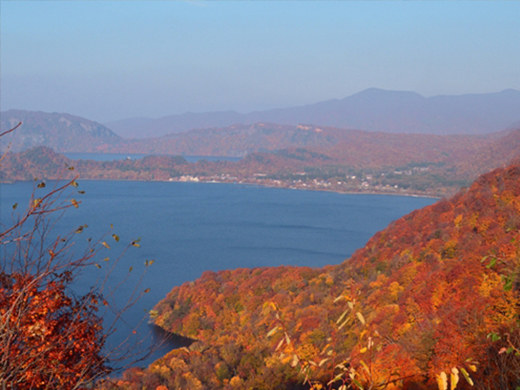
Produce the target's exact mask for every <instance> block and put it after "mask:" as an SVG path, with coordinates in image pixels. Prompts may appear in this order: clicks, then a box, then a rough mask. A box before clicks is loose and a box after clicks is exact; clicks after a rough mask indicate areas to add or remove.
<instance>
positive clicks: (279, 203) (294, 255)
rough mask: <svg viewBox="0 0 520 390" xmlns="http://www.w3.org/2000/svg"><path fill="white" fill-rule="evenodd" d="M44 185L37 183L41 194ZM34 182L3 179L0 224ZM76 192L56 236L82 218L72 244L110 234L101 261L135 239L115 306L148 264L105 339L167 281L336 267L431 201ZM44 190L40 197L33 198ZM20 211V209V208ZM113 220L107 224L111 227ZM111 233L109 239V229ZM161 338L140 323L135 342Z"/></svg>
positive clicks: (163, 188)
mask: <svg viewBox="0 0 520 390" xmlns="http://www.w3.org/2000/svg"><path fill="white" fill-rule="evenodd" d="M51 184H52V183H48V185H47V188H46V189H37V191H38V192H39V193H41V194H43V193H44V191H45V190H47V189H48V188H49V187H50V185H51ZM34 185H35V184H34V183H32V182H20V183H14V184H2V185H1V187H0V200H1V215H0V219H1V222H2V224H4V225H6V224H8V223H9V220H10V215H11V212H12V207H11V206H12V205H13V204H14V203H19V204H20V208H22V206H23V205H26V204H27V202H28V199H29V194H30V193H31V191H32V189H33V186H34ZM78 189H79V190H84V191H85V192H86V193H85V194H84V195H79V194H75V195H74V197H75V198H76V199H77V200H81V204H80V206H79V208H77V209H75V208H71V209H69V210H68V211H67V212H66V213H65V214H64V215H63V217H62V218H61V219H60V220H59V222H58V223H57V225H56V227H55V232H56V233H63V232H66V231H70V230H72V229H74V230H75V229H76V228H77V227H78V226H79V225H82V224H88V225H89V228H88V229H85V233H82V234H81V235H77V237H78V241H77V244H76V250H80V249H81V247H82V245H83V243H84V242H85V240H86V239H87V238H88V237H94V238H98V237H100V236H101V235H103V234H105V233H108V232H110V233H109V236H108V237H106V241H107V242H108V243H109V244H110V246H111V247H112V249H110V250H108V249H104V250H103V251H102V253H101V256H100V261H99V264H101V265H102V267H104V268H106V267H107V266H108V265H109V263H104V262H103V261H102V260H101V259H102V258H104V257H105V256H110V257H111V258H114V257H115V256H116V254H117V253H120V251H121V250H122V249H123V248H124V247H125V246H126V245H127V244H128V243H130V242H132V240H134V239H136V238H138V237H141V242H140V245H141V247H140V248H134V247H131V248H130V249H129V250H128V251H127V253H126V254H125V256H124V257H123V259H122V260H121V261H120V263H119V264H118V267H117V268H116V270H115V272H114V273H113V275H112V279H111V285H115V284H116V283H117V282H118V281H120V280H122V278H124V276H125V275H127V273H128V270H129V268H130V267H133V268H134V270H133V271H132V274H131V276H130V278H129V280H128V281H127V282H125V283H124V284H123V285H122V288H121V289H120V290H119V291H118V296H117V300H118V302H119V303H120V302H123V301H125V299H126V298H125V297H127V296H128V295H129V294H131V292H132V290H133V287H134V286H135V284H136V283H137V281H138V279H139V276H140V275H141V274H142V271H143V269H144V262H145V261H146V260H155V263H154V264H153V265H152V266H150V267H148V271H147V273H146V275H145V276H144V278H143V284H142V288H141V290H143V289H145V288H150V289H151V291H150V292H149V293H148V294H145V295H144V297H143V298H142V299H141V300H140V301H139V302H138V303H137V304H136V305H135V306H133V307H132V308H131V309H130V310H129V311H128V312H127V313H126V316H125V321H126V322H127V323H128V324H124V323H123V324H121V326H118V332H116V334H115V335H114V336H113V337H111V339H110V341H111V343H116V344H117V343H118V342H120V341H121V340H123V339H124V338H125V337H126V336H127V335H128V334H129V333H130V334H131V329H133V328H132V327H133V326H135V325H136V324H137V323H138V322H139V320H140V319H142V317H143V314H144V312H143V311H144V310H150V309H152V308H153V306H154V305H155V304H156V303H157V302H158V301H159V300H160V299H162V298H163V297H164V296H165V295H166V294H167V293H168V292H169V291H170V290H171V289H172V287H174V286H178V285H180V284H182V283H184V282H186V281H190V280H194V279H196V278H198V277H200V275H201V274H202V273H203V272H204V271H206V270H213V271H217V270H223V269H235V268H240V267H248V268H250V267H266V266H277V265H297V266H309V267H322V266H324V265H327V264H338V263H340V262H342V261H343V260H345V259H346V258H347V257H349V256H350V255H351V254H352V253H353V252H354V251H355V250H356V249H358V248H360V247H362V246H363V245H364V244H365V243H366V242H367V241H368V239H369V238H370V237H371V236H372V235H373V234H374V233H376V232H377V231H379V230H382V229H383V228H385V227H386V226H387V225H388V224H389V223H390V222H391V221H393V220H395V219H398V218H400V217H401V216H403V215H405V214H407V213H409V212H411V211H412V210H414V209H417V208H421V207H424V206H426V205H429V204H432V203H434V202H435V201H436V200H435V199H429V198H416V197H401V196H388V195H347V194H337V193H331V192H317V191H297V190H290V189H276V188H265V187H257V186H249V185H239V184H213V183H181V182H129V181H79V187H78ZM40 196H41V195H40ZM22 209H23V208H22ZM110 224H113V226H114V230H113V231H110ZM112 233H116V234H117V235H118V236H119V237H120V238H121V240H120V242H119V243H116V242H115V241H114V240H113V239H112V237H111V234H112ZM101 275H103V269H102V270H98V269H97V268H95V267H92V269H90V270H88V271H87V272H84V274H83V275H82V278H81V281H80V282H79V283H78V285H77V288H78V289H79V290H80V291H83V290H85V289H87V288H88V287H89V286H90V285H92V284H93V283H94V281H95V280H96V279H98V278H99V277H101ZM144 335H148V337H147V339H146V343H149V342H151V341H150V339H154V338H157V337H160V335H159V336H158V335H157V334H156V333H154V332H153V331H152V328H151V327H150V326H149V325H147V323H146V321H145V322H144V323H142V324H141V325H140V327H139V329H138V332H137V334H136V335H132V337H135V338H140V337H141V338H142V337H144ZM175 345H176V344H171V343H170V344H167V345H165V346H164V347H163V348H162V349H160V350H158V351H156V353H155V354H154V355H153V356H152V357H150V358H148V359H147V360H145V361H144V362H142V363H140V365H145V364H149V363H150V362H151V361H153V360H154V359H156V358H158V357H160V356H161V355H162V354H164V353H165V352H166V351H167V350H169V349H171V348H172V347H173V346H175Z"/></svg>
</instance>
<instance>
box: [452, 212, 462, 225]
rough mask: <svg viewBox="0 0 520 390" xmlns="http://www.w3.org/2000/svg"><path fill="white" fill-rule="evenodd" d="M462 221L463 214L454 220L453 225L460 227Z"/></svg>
mask: <svg viewBox="0 0 520 390" xmlns="http://www.w3.org/2000/svg"><path fill="white" fill-rule="evenodd" d="M461 221H462V214H459V215H457V216H456V217H455V219H454V220H453V223H454V224H455V226H456V227H460V222H461Z"/></svg>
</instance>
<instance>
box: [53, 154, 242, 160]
mask: <svg viewBox="0 0 520 390" xmlns="http://www.w3.org/2000/svg"><path fill="white" fill-rule="evenodd" d="M63 155H64V156H65V157H68V158H70V159H72V160H94V161H114V160H126V159H130V160H138V159H140V158H143V157H146V156H149V154H137V153H130V154H125V153H63ZM182 157H184V158H185V159H186V161H188V162H197V161H199V160H207V161H239V160H241V158H240V157H226V156H182Z"/></svg>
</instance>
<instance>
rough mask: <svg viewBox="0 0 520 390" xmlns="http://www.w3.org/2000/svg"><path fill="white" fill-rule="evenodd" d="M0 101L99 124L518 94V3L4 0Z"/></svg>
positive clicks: (519, 58)
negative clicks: (400, 93)
mask: <svg viewBox="0 0 520 390" xmlns="http://www.w3.org/2000/svg"><path fill="white" fill-rule="evenodd" d="M0 4H1V82H2V84H1V105H2V106H1V108H2V110H7V109H10V108H20V109H27V110H42V111H48V112H54V111H57V112H69V113H71V114H75V115H80V116H84V117H87V118H89V119H92V120H96V121H100V122H106V121H111V120H116V119H122V118H126V117H134V116H149V117H159V116H164V115H169V114H176V113H182V112H185V111H194V112H200V111H216V110H237V111H239V112H249V111H253V110H262V109H268V108H277V107H287V106H292V105H300V104H307V103H314V102H318V101H322V100H327V99H331V98H344V97H346V96H349V95H352V94H354V93H356V92H359V91H362V90H364V89H366V88H369V87H377V88H383V89H391V90H410V91H416V92H419V93H421V94H422V95H424V96H432V95H438V94H465V93H481V92H498V91H501V90H503V89H506V88H515V89H520V23H519V20H520V2H517V1H506V2H501V1H483V2H480V1H469V2H463V1H457V2H453V1H440V2H439V1H435V2H425V1H418V2H391V1H385V2H374V1H370V2H356V1H341V2H327V1H254V2H253V1H231V2H224V1H208V2H192V1H158V2H155V1H106V2H105V1H1V3H0Z"/></svg>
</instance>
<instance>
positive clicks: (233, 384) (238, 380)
mask: <svg viewBox="0 0 520 390" xmlns="http://www.w3.org/2000/svg"><path fill="white" fill-rule="evenodd" d="M242 383H244V381H243V380H242V378H240V377H239V376H237V375H235V376H234V377H233V378H231V380H230V381H229V385H230V386H231V387H239V386H241V385H242Z"/></svg>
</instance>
